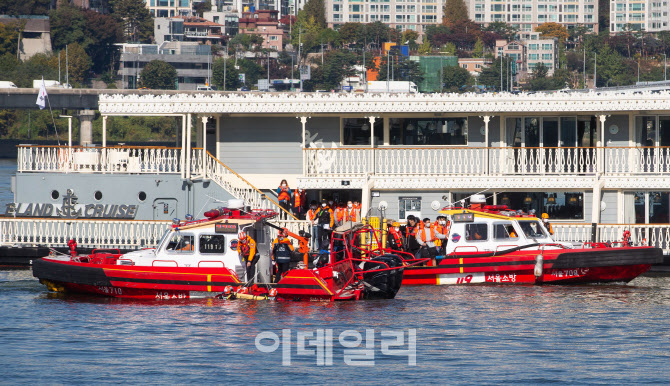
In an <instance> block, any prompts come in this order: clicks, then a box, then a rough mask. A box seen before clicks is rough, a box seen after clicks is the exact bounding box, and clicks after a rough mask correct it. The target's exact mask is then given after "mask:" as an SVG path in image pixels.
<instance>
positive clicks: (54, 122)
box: [42, 78, 60, 146]
mask: <svg viewBox="0 0 670 386" xmlns="http://www.w3.org/2000/svg"><path fill="white" fill-rule="evenodd" d="M42 79H44V78H42ZM42 82H44V80H42ZM45 94H46V93H45ZM46 96H47V103H48V104H49V112H50V113H51V122H53V124H54V131H55V132H56V141H57V142H58V146H60V137H59V136H58V127H56V120H55V119H54V112H53V110H51V100H49V94H46ZM48 136H49V133H48V132H47V137H48Z"/></svg>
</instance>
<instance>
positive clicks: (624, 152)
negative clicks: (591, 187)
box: [605, 146, 670, 176]
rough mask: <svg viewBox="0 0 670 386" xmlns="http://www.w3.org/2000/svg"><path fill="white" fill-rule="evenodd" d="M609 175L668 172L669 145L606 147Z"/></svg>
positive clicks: (669, 162) (606, 170)
mask: <svg viewBox="0 0 670 386" xmlns="http://www.w3.org/2000/svg"><path fill="white" fill-rule="evenodd" d="M605 172H606V174H609V175H617V176H624V175H644V174H670V147H667V146H658V147H649V146H648V147H606V148H605Z"/></svg>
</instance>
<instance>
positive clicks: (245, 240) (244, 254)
mask: <svg viewBox="0 0 670 386" xmlns="http://www.w3.org/2000/svg"><path fill="white" fill-rule="evenodd" d="M237 253H238V254H239V255H240V258H241V259H242V262H243V263H244V264H245V265H246V266H247V285H251V284H253V282H254V276H255V274H256V262H257V261H258V258H259V256H258V255H257V254H256V241H254V239H252V238H251V237H250V236H248V235H247V233H246V232H244V231H241V232H240V233H239V234H238V235H237Z"/></svg>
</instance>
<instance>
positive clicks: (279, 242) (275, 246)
mask: <svg viewBox="0 0 670 386" xmlns="http://www.w3.org/2000/svg"><path fill="white" fill-rule="evenodd" d="M292 253H293V244H292V243H291V241H290V240H289V239H288V237H287V235H286V232H285V231H283V230H282V231H281V232H279V236H277V238H276V239H275V240H274V241H273V242H272V262H273V263H276V264H277V274H276V275H275V280H274V282H275V283H278V282H279V280H281V277H282V275H283V274H285V273H286V272H288V269H289V263H290V262H291V254H292Z"/></svg>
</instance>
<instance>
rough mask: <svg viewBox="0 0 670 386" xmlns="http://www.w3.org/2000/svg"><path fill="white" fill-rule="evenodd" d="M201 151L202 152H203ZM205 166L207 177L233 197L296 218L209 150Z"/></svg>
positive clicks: (257, 207) (249, 204) (258, 207)
mask: <svg viewBox="0 0 670 386" xmlns="http://www.w3.org/2000/svg"><path fill="white" fill-rule="evenodd" d="M200 153H201V154H202V152H200ZM203 166H204V175H205V176H206V178H209V179H210V180H212V181H214V182H215V183H216V184H218V185H219V186H220V187H221V188H223V189H224V190H226V191H227V192H228V193H230V194H231V195H232V196H233V197H236V198H237V199H240V200H243V201H244V204H245V205H248V206H250V207H252V208H254V209H272V210H274V211H276V212H277V213H284V214H285V216H287V217H288V218H292V219H294V220H296V218H295V217H294V216H293V215H292V214H290V213H289V212H286V211H284V209H283V208H282V207H280V206H279V203H277V202H276V201H275V200H273V199H272V198H270V197H268V196H267V195H266V194H264V193H263V192H261V191H260V190H258V188H256V187H255V186H253V185H252V184H251V183H249V181H247V180H245V179H244V178H242V176H240V175H239V174H237V173H235V172H234V171H233V170H232V169H230V168H229V167H228V166H226V165H225V164H224V163H222V162H221V161H219V160H218V159H216V157H214V156H213V155H212V154H210V153H209V152H207V159H206V160H205V162H204V165H203Z"/></svg>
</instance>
